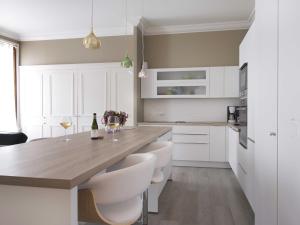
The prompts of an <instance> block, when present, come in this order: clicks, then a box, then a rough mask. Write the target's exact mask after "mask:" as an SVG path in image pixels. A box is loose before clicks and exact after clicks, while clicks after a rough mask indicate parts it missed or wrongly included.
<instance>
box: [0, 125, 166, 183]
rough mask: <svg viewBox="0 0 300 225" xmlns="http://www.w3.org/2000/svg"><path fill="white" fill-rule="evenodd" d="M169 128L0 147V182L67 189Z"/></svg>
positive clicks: (88, 135)
mask: <svg viewBox="0 0 300 225" xmlns="http://www.w3.org/2000/svg"><path fill="white" fill-rule="evenodd" d="M170 130H171V128H170V127H150V126H148V127H147V126H145V127H137V128H134V129H128V130H122V131H121V132H120V133H118V134H116V136H117V137H118V139H119V141H118V142H113V141H112V137H111V134H106V133H105V132H104V131H101V134H102V135H103V136H104V139H102V140H91V139H90V133H89V132H85V133H79V134H74V135H71V136H70V138H71V139H72V140H71V141H69V142H64V141H62V139H63V138H62V137H58V138H50V139H45V140H40V141H36V142H30V143H25V144H19V145H13V146H8V147H1V148H0V184H6V185H20V186H33V187H48V188H58V189H71V188H73V187H75V186H78V185H79V184H81V183H83V182H84V181H86V180H88V179H89V178H90V177H92V176H94V175H95V174H97V173H98V172H100V171H102V170H104V169H106V168H107V167H109V166H111V165H113V164H115V163H116V162H118V161H120V160H121V159H123V158H124V157H126V156H127V155H129V154H131V153H134V152H136V151H138V150H139V149H140V148H142V147H144V146H145V145H147V144H149V143H151V142H153V141H155V140H156V139H157V138H158V137H160V136H162V135H164V134H165V133H167V132H169V131H170Z"/></svg>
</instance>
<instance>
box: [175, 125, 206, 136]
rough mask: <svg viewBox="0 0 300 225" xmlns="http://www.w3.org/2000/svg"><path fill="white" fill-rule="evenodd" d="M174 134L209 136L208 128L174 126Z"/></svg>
mask: <svg viewBox="0 0 300 225" xmlns="http://www.w3.org/2000/svg"><path fill="white" fill-rule="evenodd" d="M173 134H207V135H208V134H209V127H207V126H174V127H173Z"/></svg>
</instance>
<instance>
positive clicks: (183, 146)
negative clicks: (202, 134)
mask: <svg viewBox="0 0 300 225" xmlns="http://www.w3.org/2000/svg"><path fill="white" fill-rule="evenodd" d="M172 154H173V160H178V161H209V144H208V143H207V144H193V143H187V142H185V143H174V148H173V153H172Z"/></svg>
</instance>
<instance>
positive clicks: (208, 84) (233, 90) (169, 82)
mask: <svg viewBox="0 0 300 225" xmlns="http://www.w3.org/2000/svg"><path fill="white" fill-rule="evenodd" d="M146 73H147V78H145V79H142V81H141V96H142V98H238V97H239V70H238V67H237V66H229V67H203V68H201V67H200V68H196V67H193V68H166V69H147V70H146Z"/></svg>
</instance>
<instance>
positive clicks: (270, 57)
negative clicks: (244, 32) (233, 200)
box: [255, 0, 300, 225]
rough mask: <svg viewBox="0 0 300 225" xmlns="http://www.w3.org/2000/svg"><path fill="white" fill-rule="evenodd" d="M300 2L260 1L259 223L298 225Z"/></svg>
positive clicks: (257, 123)
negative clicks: (299, 10)
mask: <svg viewBox="0 0 300 225" xmlns="http://www.w3.org/2000/svg"><path fill="white" fill-rule="evenodd" d="M299 7H300V2H299V1H297V0H257V1H256V10H255V15H256V16H255V17H256V18H255V21H256V25H257V40H258V62H259V63H258V79H259V82H258V98H257V105H256V107H257V109H258V112H259V113H258V116H257V117H256V125H255V126H256V127H255V136H256V140H255V141H256V142H255V201H256V202H255V220H256V223H255V224H256V225H298V224H299V208H300V176H299V171H300V164H299V159H300V151H299V149H300V128H299V126H300V104H299V96H300V89H299V87H298V86H299V83H300V75H299V69H298V67H299V58H300V28H299V24H298V23H299V21H300V15H299V12H298V9H299Z"/></svg>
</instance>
